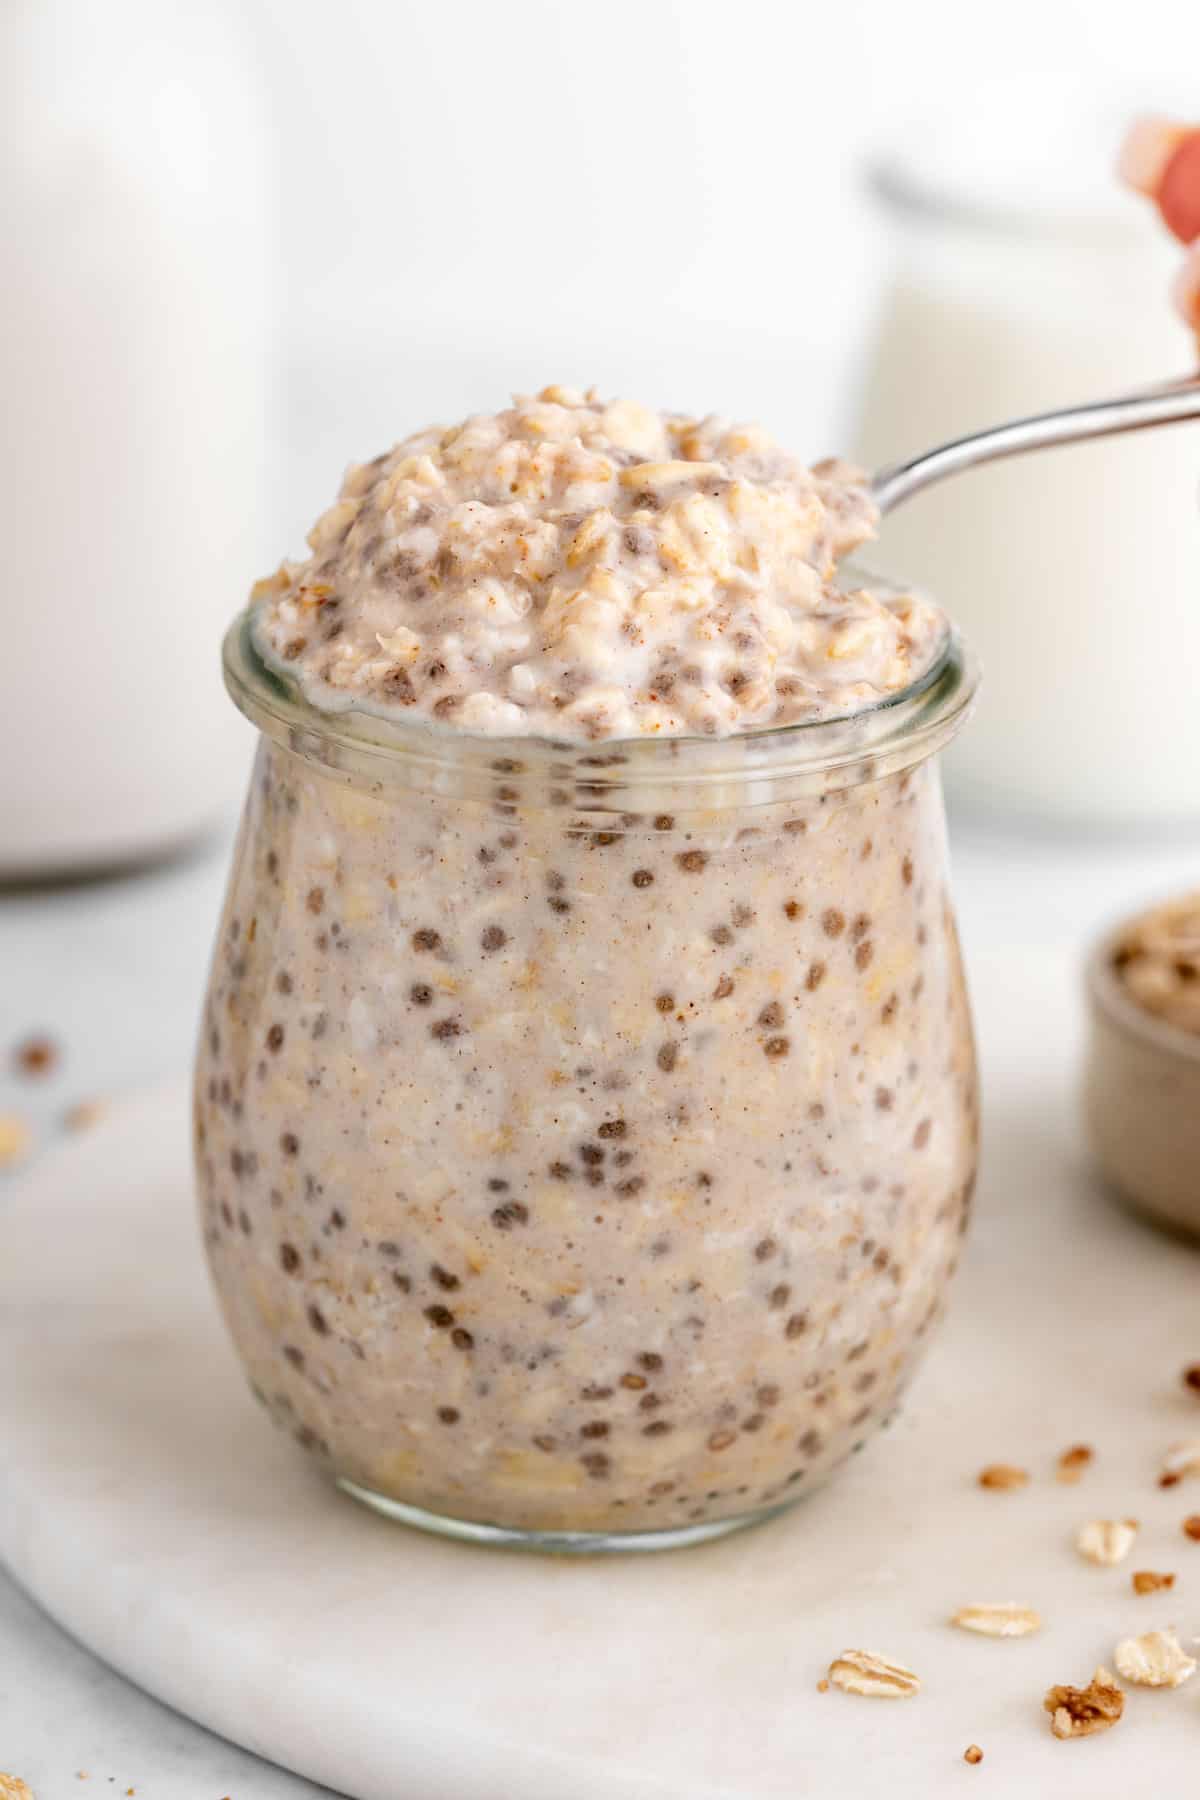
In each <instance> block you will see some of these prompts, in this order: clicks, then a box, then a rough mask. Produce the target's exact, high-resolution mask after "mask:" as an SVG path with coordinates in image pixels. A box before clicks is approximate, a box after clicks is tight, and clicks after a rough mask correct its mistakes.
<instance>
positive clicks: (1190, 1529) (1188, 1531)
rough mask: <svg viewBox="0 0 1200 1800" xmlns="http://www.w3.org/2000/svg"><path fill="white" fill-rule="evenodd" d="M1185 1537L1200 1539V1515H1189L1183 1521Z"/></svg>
mask: <svg viewBox="0 0 1200 1800" xmlns="http://www.w3.org/2000/svg"><path fill="white" fill-rule="evenodd" d="M1183 1535H1184V1536H1185V1537H1190V1538H1196V1539H1200V1513H1189V1514H1188V1516H1187V1518H1186V1519H1185V1520H1184V1521H1183Z"/></svg>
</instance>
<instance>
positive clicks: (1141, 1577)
mask: <svg viewBox="0 0 1200 1800" xmlns="http://www.w3.org/2000/svg"><path fill="white" fill-rule="evenodd" d="M1130 1580H1131V1583H1132V1586H1133V1591H1134V1593H1135V1594H1157V1593H1158V1592H1159V1591H1160V1590H1161V1589H1162V1588H1173V1587H1174V1586H1175V1577H1174V1575H1165V1574H1160V1573H1159V1571H1158V1570H1157V1569H1135V1570H1134V1571H1133V1574H1132V1576H1131V1577H1130Z"/></svg>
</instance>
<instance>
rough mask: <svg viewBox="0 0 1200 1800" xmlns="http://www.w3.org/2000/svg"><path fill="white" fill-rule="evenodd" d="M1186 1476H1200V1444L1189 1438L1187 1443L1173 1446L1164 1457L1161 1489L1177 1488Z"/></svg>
mask: <svg viewBox="0 0 1200 1800" xmlns="http://www.w3.org/2000/svg"><path fill="white" fill-rule="evenodd" d="M1185 1475H1200V1442H1198V1441H1197V1440H1196V1439H1195V1438H1189V1439H1188V1441H1187V1442H1186V1443H1183V1444H1172V1445H1171V1448H1170V1449H1169V1450H1168V1451H1167V1454H1166V1455H1165V1456H1164V1457H1163V1460H1162V1468H1161V1470H1160V1472H1159V1477H1158V1485H1159V1487H1165V1488H1166V1487H1175V1486H1176V1485H1177V1484H1178V1483H1179V1482H1181V1481H1182V1480H1183V1478H1184V1476H1185Z"/></svg>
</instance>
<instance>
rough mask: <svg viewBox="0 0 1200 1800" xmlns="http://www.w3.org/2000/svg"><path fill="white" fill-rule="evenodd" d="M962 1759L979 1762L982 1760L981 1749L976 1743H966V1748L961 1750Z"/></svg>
mask: <svg viewBox="0 0 1200 1800" xmlns="http://www.w3.org/2000/svg"><path fill="white" fill-rule="evenodd" d="M963 1761H964V1762H969V1763H981V1762H982V1761H983V1751H982V1750H981V1749H980V1748H979V1745H978V1744H968V1745H967V1747H966V1749H965V1750H964V1751H963Z"/></svg>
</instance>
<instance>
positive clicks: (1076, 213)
mask: <svg viewBox="0 0 1200 1800" xmlns="http://www.w3.org/2000/svg"><path fill="white" fill-rule="evenodd" d="M1005 116H1007V117H1008V118H1009V120H1010V125H1009V129H1010V131H1011V130H1015V129H1016V127H1015V126H1014V125H1013V124H1012V123H1011V121H1012V117H1013V114H1012V113H1011V111H1009V110H1008V109H1005ZM1039 116H1042V115H1041V113H1040V111H1039V107H1038V102H1037V98H1036V96H1034V97H1033V98H1032V99H1031V100H1030V102H1029V106H1028V108H1027V114H1026V126H1025V132H1026V135H1025V137H1024V138H1021V139H1019V141H1018V143H1017V144H1015V145H1014V144H1013V143H1012V142H1011V140H1010V141H1009V142H1008V143H1006V142H1005V139H1004V136H1003V131H1004V118H1003V117H1001V119H1000V120H999V121H996V122H994V121H993V120H992V119H991V118H990V117H989V116H988V113H987V109H986V107H985V108H983V109H982V110H981V115H980V117H979V118H978V119H977V120H976V121H975V126H976V135H975V136H974V138H973V139H972V140H971V141H966V142H964V141H960V142H954V141H953V140H952V139H951V138H948V137H947V136H945V135H943V134H942V133H940V132H939V131H937V130H935V131H933V132H932V133H931V134H930V135H929V137H928V138H927V139H926V140H923V141H922V142H921V143H920V144H918V145H917V147H916V149H915V150H914V151H913V152H912V153H911V154H910V155H907V156H906V157H904V158H900V159H893V160H892V161H891V162H890V163H889V165H888V166H887V170H886V173H885V174H884V177H883V184H882V185H883V187H884V189H885V198H886V199H887V201H888V205H889V208H890V211H891V214H892V216H893V219H894V221H895V225H896V258H895V266H894V269H893V274H892V279H891V282H890V285H889V287H888V290H887V294H886V299H885V304H884V308H883V313H882V317H881V320H880V323H879V330H878V337H877V340H876V343H875V345H874V350H873V354H872V357H871V359H870V363H869V366H868V372H867V378H866V384H865V388H864V396H863V412H862V418H861V421H860V428H859V431H858V442H857V454H858V455H859V456H860V457H861V458H862V460H863V461H864V462H865V463H866V464H867V465H868V466H870V467H877V466H879V465H881V464H883V463H886V462H890V461H894V460H897V459H899V458H901V457H904V456H907V455H909V454H911V453H912V452H914V451H917V450H920V449H923V448H926V447H928V446H930V445H933V444H936V443H937V442H939V441H940V440H942V439H945V438H948V437H953V436H957V435H959V434H960V433H962V432H965V431H969V430H972V429H974V428H976V427H978V426H982V425H987V424H991V423H994V422H998V421H1000V420H1003V419H1007V418H1012V417H1014V416H1016V415H1019V414H1022V413H1030V412H1037V411H1041V410H1043V409H1044V408H1047V407H1052V406H1057V405H1060V404H1069V403H1072V402H1078V401H1083V400H1089V399H1096V398H1102V397H1104V396H1106V395H1110V394H1117V393H1120V392H1121V391H1122V390H1123V389H1126V388H1130V387H1133V386H1135V385H1138V384H1140V383H1142V382H1145V381H1153V380H1162V379H1165V378H1166V377H1168V376H1171V375H1176V374H1181V373H1184V372H1186V370H1187V369H1188V367H1189V366H1190V364H1191V363H1193V362H1194V360H1195V353H1194V348H1193V346H1192V344H1191V341H1190V339H1189V336H1188V334H1187V333H1186V332H1185V331H1184V330H1183V328H1182V327H1181V326H1180V325H1179V324H1178V323H1177V322H1176V321H1175V320H1174V317H1173V315H1172V314H1171V312H1170V311H1169V308H1168V303H1167V298H1166V291H1165V290H1166V282H1167V279H1168V276H1169V272H1170V269H1171V266H1172V256H1171V252H1170V250H1169V248H1168V246H1167V243H1166V242H1165V233H1163V232H1160V231H1158V230H1157V229H1156V227H1155V223H1154V220H1153V217H1152V215H1151V214H1150V212H1149V209H1148V208H1146V207H1145V206H1144V204H1141V203H1139V202H1138V201H1136V200H1135V199H1134V198H1133V197H1125V196H1122V195H1121V194H1120V193H1119V192H1117V191H1116V188H1115V183H1114V184H1113V186H1112V190H1111V191H1110V190H1109V188H1108V187H1106V186H1097V187H1096V189H1095V191H1091V192H1079V191H1076V190H1075V189H1074V188H1073V187H1072V185H1071V171H1072V168H1073V167H1074V166H1078V163H1079V162H1082V163H1083V165H1084V167H1085V168H1086V167H1087V166H1088V158H1089V156H1091V159H1092V160H1091V166H1092V167H1093V168H1094V170H1095V172H1096V176H1097V181H1098V182H1100V183H1102V182H1104V181H1105V179H1106V178H1107V177H1108V175H1109V171H1110V169H1111V164H1112V158H1113V154H1114V147H1115V143H1116V141H1117V138H1118V136H1119V125H1118V124H1116V123H1115V122H1113V120H1112V119H1111V117H1107V118H1101V119H1090V120H1083V121H1081V122H1078V123H1077V124H1072V123H1071V120H1072V116H1073V115H1072V114H1071V111H1070V108H1069V107H1063V106H1062V104H1061V96H1060V108H1059V117H1060V119H1061V120H1062V121H1063V123H1062V134H1063V140H1064V142H1063V143H1062V144H1059V145H1052V144H1049V143H1047V142H1046V141H1045V140H1044V139H1043V140H1041V141H1039V139H1038V137H1037V135H1036V133H1035V132H1034V131H1032V130H1031V129H1030V127H1029V120H1030V119H1036V118H1038V117H1039ZM1067 143H1069V144H1070V145H1071V151H1070V154H1068V153H1067V151H1066V148H1065V145H1066V144H1067ZM1039 169H1040V170H1042V171H1044V173H1045V177H1046V179H1045V181H1044V182H1042V183H1041V184H1040V186H1039V180H1038V171H1039ZM1198 488H1200V429H1197V428H1196V427H1191V426H1177V427H1169V428H1167V429H1166V430H1164V431H1159V432H1157V433H1152V434H1147V435H1144V436H1140V437H1130V438H1125V439H1121V440H1118V441H1115V442H1112V443H1108V444H1099V445H1085V446H1080V447H1077V448H1074V449H1066V450H1058V451H1050V452H1044V453H1040V454H1038V455H1036V456H1034V457H1030V458H1024V459H1020V460H1017V461H1014V462H1011V463H1007V464H1003V465H1000V466H997V467H995V468H992V469H985V470H980V471H978V472H974V473H969V474H965V475H963V476H960V477H957V478H956V479H955V480H953V481H952V482H950V483H949V484H947V485H945V486H941V487H938V488H936V489H933V490H932V491H931V492H930V493H928V494H926V495H923V496H921V497H920V498H918V499H916V500H913V501H910V502H908V503H906V504H905V505H904V506H903V507H902V508H901V509H900V511H899V512H897V514H896V515H895V517H894V518H893V519H890V520H889V521H887V522H886V524H885V526H884V530H883V534H882V540H881V546H880V548H879V550H878V552H877V556H878V559H879V562H880V566H881V567H883V568H885V569H886V570H887V571H888V572H889V573H902V574H903V575H904V577H905V578H906V579H909V580H912V581H914V582H916V583H919V584H921V585H924V586H928V587H929V588H930V589H931V590H932V591H933V593H934V594H935V595H936V596H937V598H938V599H940V600H941V601H942V603H943V604H944V605H945V606H946V607H947V608H948V609H949V611H950V612H951V613H952V614H954V616H955V617H956V618H957V619H958V620H959V621H960V622H961V624H962V626H963V628H964V630H965V632H966V633H967V635H968V637H969V638H970V639H971V641H972V642H973V644H974V646H975V648H976V649H977V650H978V652H979V654H980V656H981V658H982V661H983V665H984V677H985V679H984V691H983V695H982V697H981V700H980V705H979V712H978V716H977V718H976V720H975V722H974V723H973V724H972V727H971V729H970V731H968V732H966V733H964V735H963V737H962V738H961V739H960V741H959V743H958V744H957V745H956V747H955V750H954V753H953V755H952V757H951V758H950V761H949V765H948V775H949V781H950V785H951V788H952V790H957V792H958V794H959V795H960V796H961V797H963V798H965V799H968V800H969V801H970V802H971V804H972V805H973V807H974V808H975V810H977V811H979V812H980V813H995V814H1000V813H1007V814H1009V815H1020V816H1023V817H1027V818H1031V819H1035V818H1042V819H1047V820H1062V821H1075V822H1078V823H1080V824H1085V825H1090V826H1137V825H1153V824H1160V825H1161V824H1164V823H1169V822H1174V821H1180V822H1182V821H1189V820H1191V821H1200V506H1198V504H1197V493H1198Z"/></svg>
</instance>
